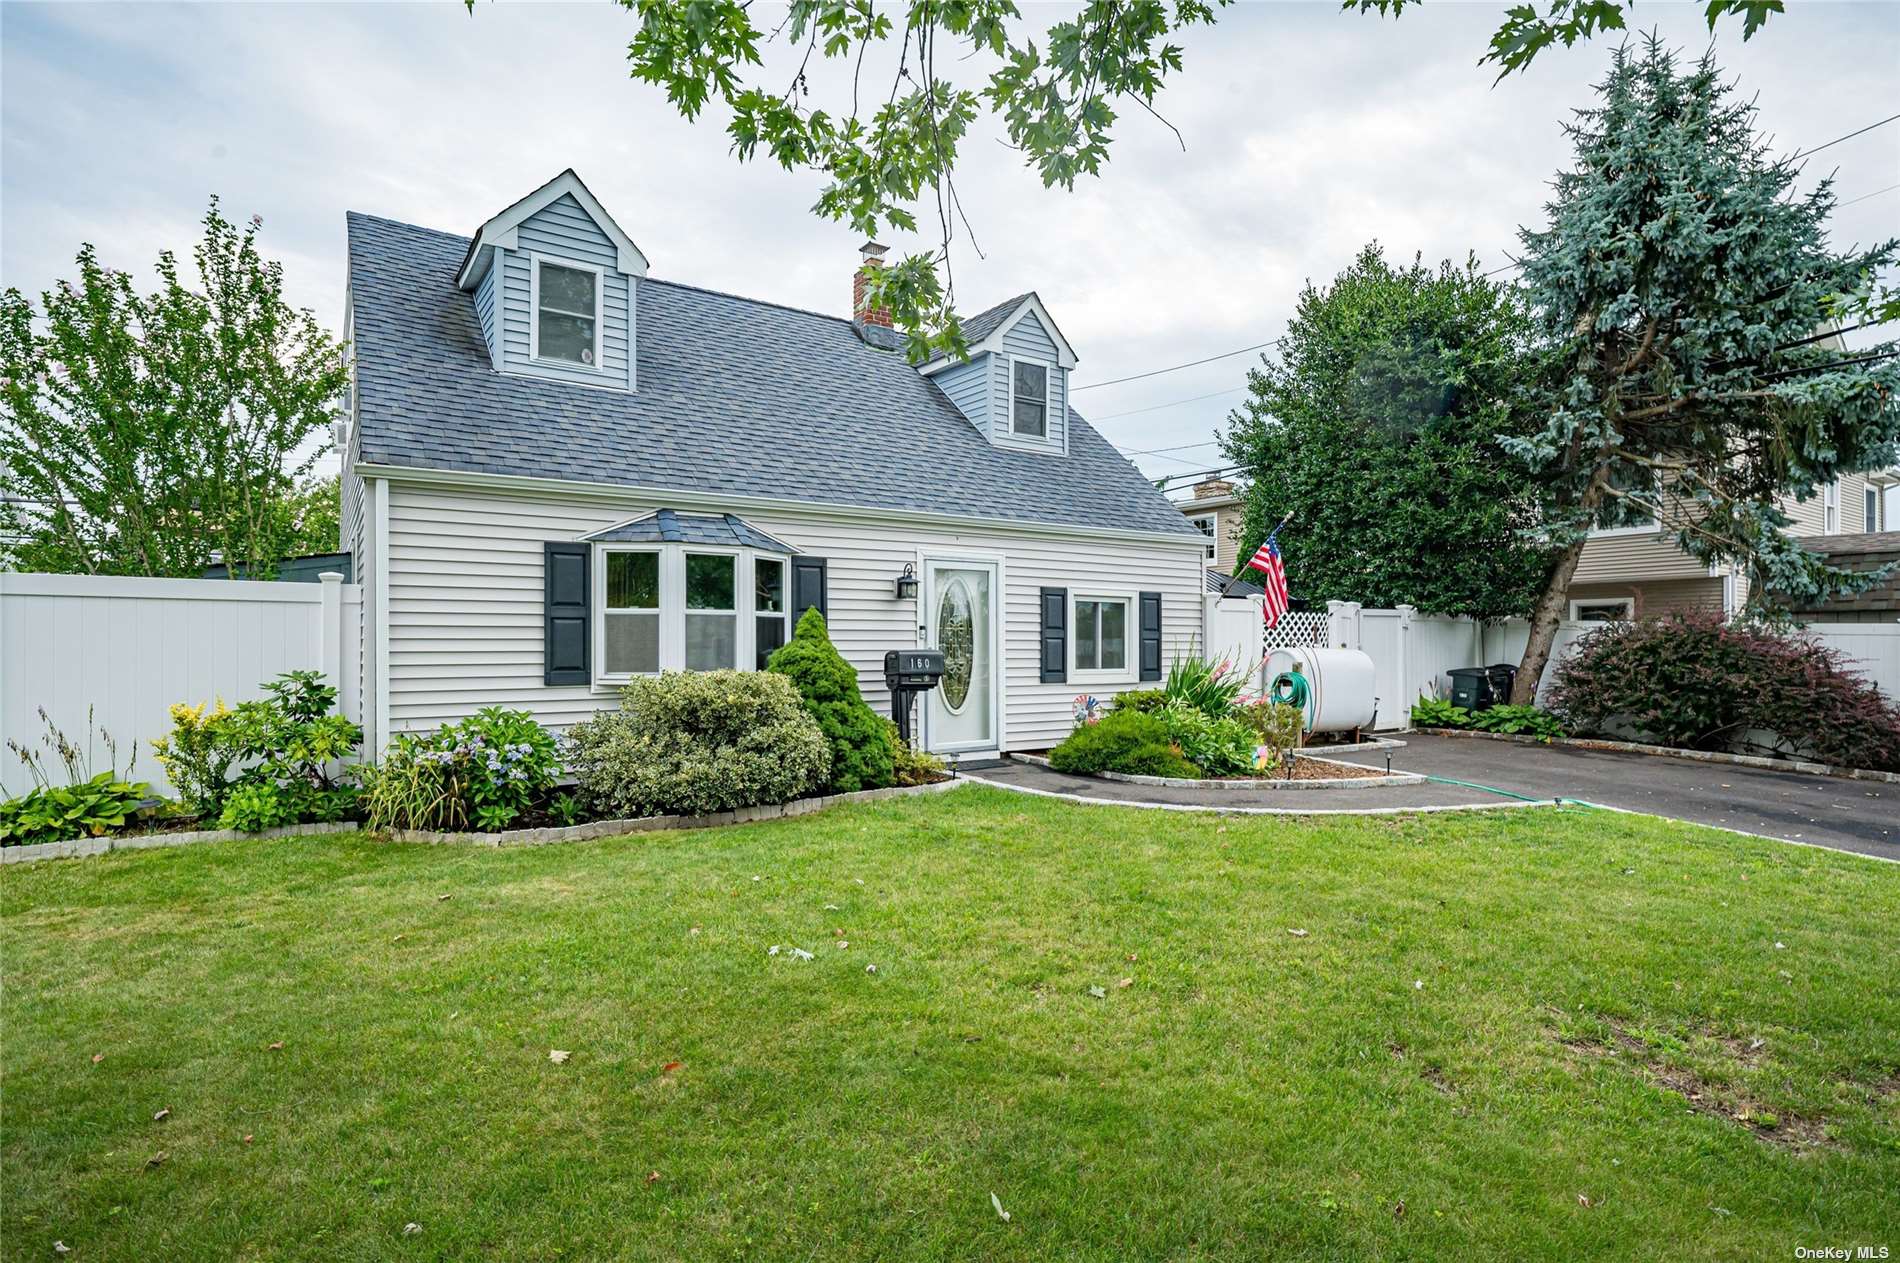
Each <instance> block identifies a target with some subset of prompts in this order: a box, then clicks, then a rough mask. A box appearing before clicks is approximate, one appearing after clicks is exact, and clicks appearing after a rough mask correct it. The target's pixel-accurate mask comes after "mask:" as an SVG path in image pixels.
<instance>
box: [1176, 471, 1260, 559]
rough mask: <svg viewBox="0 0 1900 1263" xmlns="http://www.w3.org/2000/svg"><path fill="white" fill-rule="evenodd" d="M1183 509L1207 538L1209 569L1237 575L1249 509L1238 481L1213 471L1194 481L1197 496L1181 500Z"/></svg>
mask: <svg viewBox="0 0 1900 1263" xmlns="http://www.w3.org/2000/svg"><path fill="white" fill-rule="evenodd" d="M1180 509H1181V512H1182V513H1183V514H1185V515H1186V516H1187V520H1188V521H1189V522H1191V523H1193V524H1194V529H1195V530H1197V531H1199V532H1200V533H1201V535H1202V537H1203V539H1204V540H1205V541H1206V550H1207V551H1206V554H1205V555H1206V558H1207V566H1208V568H1209V569H1210V570H1218V571H1219V572H1220V573H1222V574H1223V575H1231V574H1233V573H1234V567H1235V566H1236V565H1238V564H1239V559H1238V558H1237V557H1235V556H1234V552H1235V550H1236V549H1238V548H1239V547H1240V526H1241V519H1242V518H1243V517H1244V516H1245V515H1246V509H1247V506H1246V504H1245V503H1244V502H1243V501H1242V499H1241V496H1240V494H1239V492H1238V491H1236V490H1235V488H1234V484H1233V483H1231V482H1228V481H1227V480H1226V479H1224V478H1221V477H1219V476H1218V475H1216V474H1209V475H1207V476H1206V477H1205V478H1203V479H1201V480H1200V481H1199V482H1197V483H1195V484H1194V495H1193V497H1192V498H1191V499H1188V500H1183V501H1181V503H1180Z"/></svg>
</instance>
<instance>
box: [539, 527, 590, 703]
mask: <svg viewBox="0 0 1900 1263" xmlns="http://www.w3.org/2000/svg"><path fill="white" fill-rule="evenodd" d="M545 548H546V551H545V553H544V554H543V565H544V569H543V572H542V600H543V607H542V613H543V619H544V624H545V626H544V631H545V633H546V635H545V641H546V644H545V649H544V659H543V665H544V667H545V675H544V677H543V678H544V679H545V680H546V682H547V683H549V684H586V683H588V682H589V681H590V680H592V678H593V676H592V673H591V672H590V670H589V662H588V656H589V653H590V651H591V648H592V645H593V636H592V634H591V632H590V630H589V628H588V625H587V615H588V609H587V606H588V594H589V593H590V592H592V591H593V582H592V577H591V576H590V575H589V574H588V573H587V562H588V557H589V554H590V550H589V547H588V545H586V544H578V543H571V542H569V541H566V540H550V541H549V542H548V543H547V544H546V546H545Z"/></svg>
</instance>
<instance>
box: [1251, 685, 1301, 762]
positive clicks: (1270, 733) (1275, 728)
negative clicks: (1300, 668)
mask: <svg viewBox="0 0 1900 1263" xmlns="http://www.w3.org/2000/svg"><path fill="white" fill-rule="evenodd" d="M1234 718H1235V719H1237V720H1239V721H1240V722H1241V723H1244V724H1246V725H1247V727H1248V728H1249V729H1250V730H1252V732H1253V739H1254V744H1255V745H1256V746H1266V747H1267V749H1268V751H1269V752H1270V753H1269V755H1268V762H1267V767H1268V768H1275V767H1278V766H1279V765H1280V763H1281V761H1282V760H1283V759H1285V758H1286V752H1287V751H1288V750H1291V749H1294V748H1295V747H1297V746H1298V745H1299V744H1300V743H1301V741H1302V740H1303V739H1304V738H1305V736H1306V713H1305V712H1304V711H1302V710H1301V709H1300V708H1299V707H1298V706H1294V705H1292V704H1290V703H1288V702H1276V701H1274V700H1272V699H1271V698H1266V697H1260V698H1254V699H1252V700H1249V701H1242V702H1241V703H1240V704H1239V705H1237V706H1235V707H1234ZM1254 770H1256V771H1258V770H1261V769H1258V768H1256V769H1254Z"/></svg>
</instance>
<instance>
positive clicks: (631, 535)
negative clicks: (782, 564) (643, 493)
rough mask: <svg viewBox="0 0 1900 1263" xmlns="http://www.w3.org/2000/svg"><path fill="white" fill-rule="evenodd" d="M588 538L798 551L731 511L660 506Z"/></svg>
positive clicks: (628, 542) (775, 551)
mask: <svg viewBox="0 0 1900 1263" xmlns="http://www.w3.org/2000/svg"><path fill="white" fill-rule="evenodd" d="M587 538H588V539H590V540H594V541H596V542H598V543H603V544H635V543H638V544H660V543H665V544H719V545H722V546H724V547H727V548H753V549H758V550H759V551H761V552H768V553H795V552H797V551H798V550H797V549H796V548H793V547H792V546H791V545H790V544H785V543H781V542H780V541H778V540H776V539H774V538H773V537H772V536H770V535H767V534H766V533H765V532H764V531H762V530H760V529H759V528H758V527H756V526H754V525H752V524H751V523H750V522H748V521H746V520H745V519H744V518H741V517H738V516H736V515H734V514H731V513H726V514H723V515H718V516H715V515H713V514H710V513H675V512H674V511H673V510H672V509H660V510H657V511H656V512H653V513H649V514H647V515H646V516H645V517H642V518H635V519H634V520H633V521H631V522H626V523H623V524H622V525H620V526H614V527H609V528H608V529H607V530H604V531H595V532H594V533H593V534H592V535H589V536H588V537H587Z"/></svg>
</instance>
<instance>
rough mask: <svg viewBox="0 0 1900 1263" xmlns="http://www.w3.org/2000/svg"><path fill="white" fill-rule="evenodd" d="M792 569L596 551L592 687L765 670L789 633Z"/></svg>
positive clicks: (736, 553) (768, 556)
mask: <svg viewBox="0 0 1900 1263" xmlns="http://www.w3.org/2000/svg"><path fill="white" fill-rule="evenodd" d="M790 569H791V566H790V562H789V561H788V559H787V558H785V557H784V556H780V555H776V554H773V553H768V552H765V551H763V550H754V549H749V548H710V547H705V546H697V547H696V546H694V545H692V544H685V543H616V542H602V543H597V544H595V546H594V599H595V603H596V604H595V608H596V609H597V610H598V611H599V614H598V617H597V618H596V619H595V623H596V626H595V629H594V661H595V664H596V666H595V682H596V683H598V684H602V685H614V684H619V683H622V682H624V681H626V680H627V679H629V678H631V677H633V676H636V675H653V674H656V673H658V672H660V671H680V670H685V671H720V670H730V669H732V668H735V667H742V666H752V665H754V664H755V663H756V665H757V666H759V667H761V668H763V667H764V665H765V660H766V658H768V657H770V656H771V653H772V651H773V650H774V649H776V648H778V647H779V646H780V645H782V644H784V643H785V640H786V638H787V636H788V635H789V632H790V628H789V626H788V622H789V620H790V617H791V613H790V609H791V607H790V573H789V572H790Z"/></svg>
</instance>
